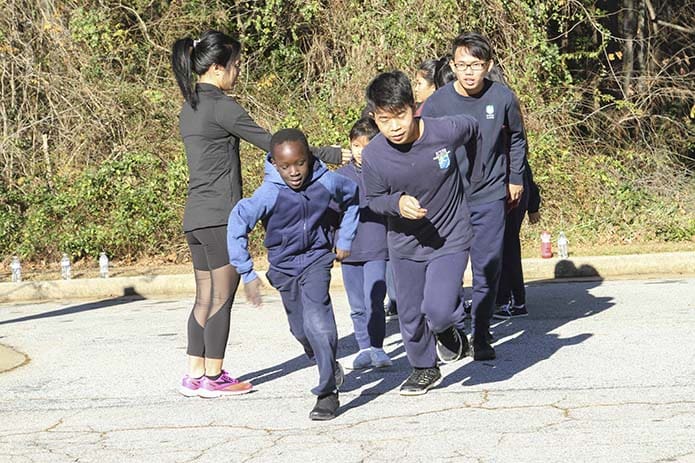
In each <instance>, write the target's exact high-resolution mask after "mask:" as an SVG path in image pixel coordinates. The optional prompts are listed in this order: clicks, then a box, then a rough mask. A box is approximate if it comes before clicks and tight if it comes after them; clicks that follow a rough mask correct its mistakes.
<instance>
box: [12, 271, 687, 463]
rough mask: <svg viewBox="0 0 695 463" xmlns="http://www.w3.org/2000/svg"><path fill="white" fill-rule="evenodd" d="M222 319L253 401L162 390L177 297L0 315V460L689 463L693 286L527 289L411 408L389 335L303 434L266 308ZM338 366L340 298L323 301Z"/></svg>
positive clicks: (301, 400)
mask: <svg viewBox="0 0 695 463" xmlns="http://www.w3.org/2000/svg"><path fill="white" fill-rule="evenodd" d="M242 294H243V291H240V292H239V294H238V296H239V298H238V299H239V301H238V302H237V303H235V305H234V308H233V312H232V326H231V333H230V341H229V345H228V348H227V359H226V361H225V367H226V368H227V369H228V370H229V371H230V373H231V374H232V375H233V376H237V377H240V378H242V379H247V380H251V381H252V382H253V383H254V385H255V387H256V391H255V392H253V393H252V394H248V395H245V396H237V397H226V398H219V399H200V398H186V397H183V396H180V395H178V394H177V393H176V388H177V386H178V381H179V380H180V377H181V375H182V374H183V372H184V368H185V343H186V337H185V324H186V319H187V317H188V313H189V310H190V307H191V305H192V297H191V298H187V299H178V300H173V299H172V300H165V299H161V300H153V299H149V300H148V299H143V298H141V297H140V298H138V297H135V298H130V299H107V300H103V301H88V302H85V301H62V302H50V303H38V304H14V305H2V306H0V343H1V344H4V345H7V346H9V347H12V348H13V349H15V350H17V351H20V352H22V353H24V354H25V355H26V356H27V357H28V358H29V359H30V361H29V362H28V363H27V364H25V365H23V366H21V367H18V368H15V369H13V370H11V371H7V372H5V373H1V374H0V417H1V418H2V419H0V461H1V462H5V461H7V462H12V463H15V462H17V463H23V462H27V463H29V462H45V461H47V462H51V463H62V462H92V461H94V462H97V461H98V462H124V461H134V462H140V461H147V462H182V463H183V462H212V461H215V462H216V461H220V459H221V461H234V462H266V461H292V462H293V461H302V462H313V461H316V462H325V461H329V460H330V459H336V460H338V461H340V462H341V463H342V462H362V461H368V462H382V461H383V462H387V461H388V462H392V461H408V462H417V461H427V462H439V461H455V462H507V461H509V462H527V461H528V462H534V461H539V462H540V461H542V462H553V461H563V462H565V461H569V462H577V461H594V462H595V461H611V462H623V461H624V462H631V463H633V462H695V348H694V346H695V280H694V279H669V280H646V281H603V282H602V281H589V282H575V283H552V284H543V283H537V284H533V285H531V286H530V287H529V288H528V305H529V311H530V316H529V317H526V318H523V319H517V320H511V321H506V322H501V323H498V322H496V323H495V324H493V330H492V331H493V333H494V336H495V341H496V342H495V347H496V349H497V354H498V359H497V360H495V361H491V362H472V361H471V360H470V359H469V358H467V359H465V360H463V361H460V362H457V363H454V364H449V365H444V366H443V367H442V373H443V376H444V380H443V382H442V385H441V386H439V387H438V388H437V389H434V390H432V391H430V392H429V393H428V394H427V395H425V396H420V397H402V396H400V395H398V387H399V385H400V383H401V382H402V381H403V380H404V379H405V378H406V376H407V375H408V373H409V367H408V364H407V360H406V359H405V356H404V353H403V347H402V344H401V341H400V335H399V333H398V325H397V323H394V322H390V323H389V324H388V326H387V330H388V334H389V335H388V337H387V339H386V341H385V346H384V347H385V349H386V351H387V352H389V353H390V354H391V355H392V357H393V358H394V359H395V361H394V366H393V367H391V368H388V369H383V370H364V371H350V370H346V382H345V385H344V387H343V389H342V391H341V395H340V399H341V405H342V406H341V414H340V416H338V418H336V419H335V420H333V421H330V422H311V421H309V419H308V412H309V410H310V409H311V407H312V406H313V403H314V397H313V396H312V395H311V394H310V393H309V392H308V390H309V389H310V388H311V387H312V386H313V385H314V383H315V381H316V379H317V375H316V371H315V367H313V366H312V365H310V364H309V362H308V361H307V360H306V359H304V358H303V357H302V355H300V354H301V349H300V347H299V344H297V343H296V341H294V339H293V338H292V337H291V335H290V333H289V330H288V327H287V321H286V318H285V315H284V312H283V310H282V305H281V303H280V300H279V297H278V296H277V295H276V294H274V293H272V295H271V296H266V297H265V299H264V303H265V305H264V307H263V308H261V309H255V308H252V307H250V306H248V305H246V304H245V303H244V302H243V299H242V297H243V296H242ZM332 295H333V302H334V307H335V312H336V319H337V323H338V331H339V335H340V342H339V357H342V358H343V360H342V361H343V364H344V365H345V364H348V363H349V360H350V358H351V355H352V354H354V353H355V350H356V344H355V342H354V339H353V338H352V336H351V333H352V325H351V321H350V316H349V308H348V305H347V299H346V297H345V294H344V293H343V292H342V291H341V290H340V289H336V290H334V291H333V292H332Z"/></svg>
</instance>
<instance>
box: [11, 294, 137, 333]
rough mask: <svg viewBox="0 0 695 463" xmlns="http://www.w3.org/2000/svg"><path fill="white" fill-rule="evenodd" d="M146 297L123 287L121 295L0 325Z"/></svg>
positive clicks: (97, 307)
mask: <svg viewBox="0 0 695 463" xmlns="http://www.w3.org/2000/svg"><path fill="white" fill-rule="evenodd" d="M145 299H146V298H145V297H143V296H142V295H140V294H138V293H137V291H135V290H134V289H133V288H130V287H129V288H125V289H124V290H123V295H122V296H118V297H113V298H110V299H102V300H101V301H96V302H88V303H85V304H79V305H73V306H69V307H64V308H62V309H57V310H52V311H50V312H44V313H39V314H36V315H28V316H26V317H20V318H13V319H11V320H4V321H1V322H0V325H9V324H11V323H20V322H26V321H30V320H41V319H42V318H52V317H61V316H63V315H73V314H76V313H81V312H88V311H90V310H97V309H105V308H107V307H112V306H114V305H120V304H126V303H128V302H133V301H143V300H145Z"/></svg>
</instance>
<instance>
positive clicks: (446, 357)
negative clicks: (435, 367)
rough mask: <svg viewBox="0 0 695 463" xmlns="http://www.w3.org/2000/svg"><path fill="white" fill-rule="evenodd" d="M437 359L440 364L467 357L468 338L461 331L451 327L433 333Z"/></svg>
mask: <svg viewBox="0 0 695 463" xmlns="http://www.w3.org/2000/svg"><path fill="white" fill-rule="evenodd" d="M434 337H435V339H436V340H437V343H436V348H437V357H438V358H439V360H440V361H441V362H442V363H448V362H455V361H457V360H461V359H462V358H463V357H465V356H466V355H468V338H467V337H466V333H464V332H463V330H458V329H457V328H455V327H453V326H451V327H449V328H447V329H446V330H444V331H442V332H441V333H435V335H434Z"/></svg>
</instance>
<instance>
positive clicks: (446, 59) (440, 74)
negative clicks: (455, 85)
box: [434, 55, 456, 89]
mask: <svg viewBox="0 0 695 463" xmlns="http://www.w3.org/2000/svg"><path fill="white" fill-rule="evenodd" d="M450 62H451V55H444V56H442V57H441V58H439V60H438V61H437V70H436V71H435V73H434V85H435V86H436V87H437V89H440V88H442V87H443V86H445V85H446V84H448V83H449V82H452V81H454V80H456V74H454V71H452V70H451V66H449V63H450Z"/></svg>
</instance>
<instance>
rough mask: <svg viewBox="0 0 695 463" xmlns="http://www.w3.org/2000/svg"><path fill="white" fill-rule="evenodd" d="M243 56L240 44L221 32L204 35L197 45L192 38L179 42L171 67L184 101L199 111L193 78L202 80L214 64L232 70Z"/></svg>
mask: <svg viewBox="0 0 695 463" xmlns="http://www.w3.org/2000/svg"><path fill="white" fill-rule="evenodd" d="M240 55H241V43H239V41H238V40H237V39H235V38H233V37H230V36H229V35H227V34H224V33H222V32H219V31H207V32H204V33H203V34H202V35H201V36H200V39H199V40H196V41H194V40H193V39H191V38H190V37H186V38H185V39H180V40H177V41H176V42H175V43H174V45H173V46H172V47H171V67H172V69H173V70H174V76H175V77H176V82H177V83H178V84H179V88H180V89H181V94H182V95H183V99H184V100H186V101H187V102H188V104H190V105H191V107H192V108H193V109H196V107H197V106H198V94H197V93H196V90H195V84H194V82H193V74H194V73H195V74H197V75H199V76H202V75H203V74H205V72H207V70H208V69H209V68H210V66H212V65H213V64H217V65H220V66H223V67H225V68H226V69H229V67H230V66H231V65H232V64H233V63H234V62H235V61H236V60H238V59H239V56H240Z"/></svg>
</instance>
